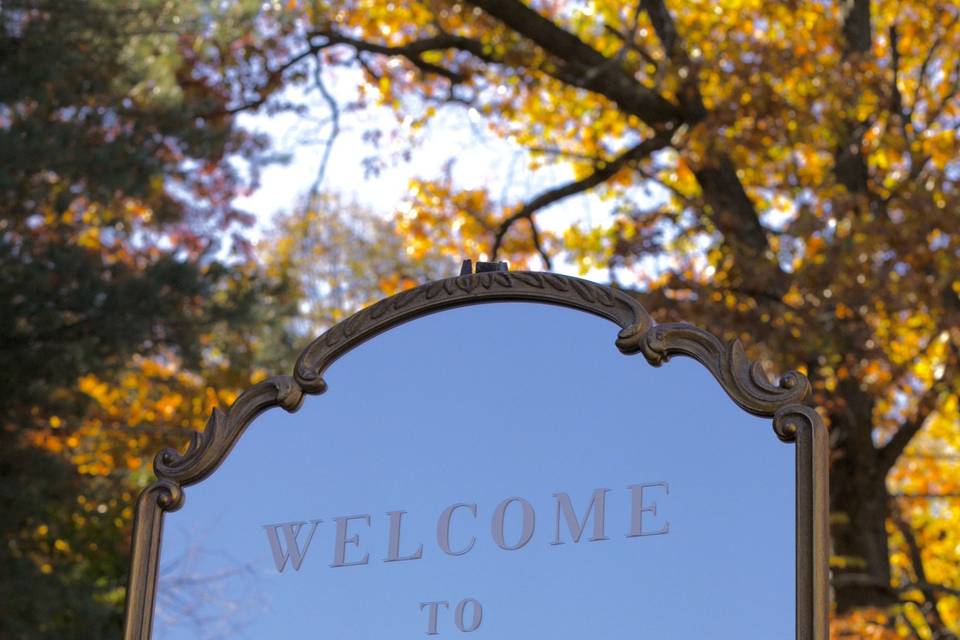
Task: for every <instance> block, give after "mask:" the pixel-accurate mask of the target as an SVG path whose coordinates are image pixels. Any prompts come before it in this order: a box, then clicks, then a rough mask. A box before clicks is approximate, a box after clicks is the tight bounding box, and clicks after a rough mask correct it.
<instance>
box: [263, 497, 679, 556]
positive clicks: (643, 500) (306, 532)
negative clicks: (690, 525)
mask: <svg viewBox="0 0 960 640" xmlns="http://www.w3.org/2000/svg"><path fill="white" fill-rule="evenodd" d="M627 490H628V491H629V492H630V500H629V509H630V525H629V528H628V529H629V530H628V531H627V532H626V537H627V538H639V537H644V536H659V535H665V534H667V533H669V532H670V522H669V521H667V520H666V519H665V518H664V517H663V515H662V514H660V515H658V509H657V506H658V502H657V500H658V494H659V500H661V501H662V500H663V498H664V497H665V496H667V495H669V493H670V486H669V484H668V483H666V482H652V483H645V484H633V485H629V486H628V487H627ZM610 491H611V490H610V489H604V488H600V489H596V490H594V491H593V493H592V495H591V497H590V501H589V503H587V505H586V506H585V507H584V508H583V509H582V510H581V514H582V515H580V516H578V514H577V510H576V509H575V508H574V505H573V502H572V500H571V499H570V496H569V495H568V494H566V493H562V492H561V493H555V494H553V498H554V505H553V507H554V508H553V509H552V510H551V511H552V515H554V518H553V525H554V526H553V531H552V533H553V535H552V539H551V540H550V544H551V545H561V544H564V542H565V541H564V536H563V535H562V529H563V526H562V525H564V524H565V525H566V529H567V532H568V534H569V538H570V540H572V541H573V542H574V543H578V542H580V540H581V538H582V537H583V534H584V531H585V530H586V529H587V525H588V522H590V520H591V518H592V527H591V530H590V533H591V535H590V537H589V538H588V540H589V541H590V542H599V541H601V540H609V539H610V538H609V537H608V536H607V530H606V504H607V500H606V497H607V494H608V493H609V492H610ZM406 513H407V512H406V511H388V512H387V513H386V517H387V518H389V533H388V536H387V540H386V543H387V544H386V545H385V549H386V554H385V556H384V558H383V562H402V561H412V560H419V559H421V558H422V557H423V553H424V545H423V542H418V543H417V544H415V545H414V544H409V543H407V544H402V542H401V540H402V532H401V529H402V527H403V516H404V515H405V514H406ZM478 513H479V512H478V509H477V504H476V503H471V502H459V503H456V504H452V505H450V506H448V507H446V508H445V509H443V510H442V511H441V512H440V515H439V517H438V518H437V529H436V531H437V533H436V546H437V548H438V549H439V550H440V551H441V552H442V553H444V554H446V555H448V556H462V555H466V554H467V553H470V551H471V550H472V549H473V548H474V545H475V544H476V542H477V538H476V536H469V539H468V537H467V536H465V535H462V534H460V535H457V534H456V533H455V532H456V530H457V527H458V526H460V527H462V526H463V523H464V521H465V520H467V519H470V518H472V519H474V520H476V519H477V518H478ZM645 516H646V517H645ZM654 518H656V521H653V519H654ZM370 519H371V516H370V514H368V513H363V514H359V515H350V516H339V517H335V518H333V523H334V526H335V527H336V535H335V537H334V546H333V552H332V562H330V565H329V566H331V567H334V568H337V567H352V566H358V565H364V564H369V562H370V552H369V551H365V549H367V548H369V547H368V544H367V543H368V542H369V541H366V540H362V539H361V535H362V531H363V530H362V527H363V526H364V525H365V526H366V527H370ZM511 519H513V520H512V521H514V522H517V523H518V524H519V528H517V527H508V526H507V524H506V523H507V522H508V521H511ZM323 522H324V521H323V520H321V519H316V520H302V521H297V522H280V523H276V524H267V525H263V528H264V529H265V530H266V532H267V540H268V542H269V544H270V550H271V551H272V553H273V561H274V563H275V564H276V567H277V571H278V572H280V573H283V571H284V570H285V569H286V568H287V567H288V566H291V567H293V569H294V571H299V570H300V567H301V565H302V564H303V561H304V559H305V558H306V556H307V553H308V552H309V551H310V548H311V546H310V545H311V543H312V542H313V537H314V534H315V533H316V531H317V528H318V527H319V526H320V525H321V524H322V523H323ZM536 522H537V515H536V511H535V510H534V507H533V505H532V504H531V503H530V502H529V501H527V500H526V499H524V498H520V497H512V498H506V499H505V500H503V501H501V502H500V503H499V504H498V505H497V506H496V508H495V509H494V510H493V514H492V516H491V518H490V537H491V539H492V540H493V542H494V543H495V544H496V545H497V546H498V547H500V548H501V549H503V550H504V551H517V550H518V549H522V548H523V547H525V546H526V545H527V544H528V543H529V542H530V541H531V540H532V539H533V536H534V531H535V529H536ZM505 530H510V531H517V530H518V531H519V534H518V535H517V536H516V537H515V538H514V539H510V540H508V539H507V534H506V533H505ZM455 541H456V542H455ZM381 548H384V547H381ZM402 548H403V549H404V550H402Z"/></svg>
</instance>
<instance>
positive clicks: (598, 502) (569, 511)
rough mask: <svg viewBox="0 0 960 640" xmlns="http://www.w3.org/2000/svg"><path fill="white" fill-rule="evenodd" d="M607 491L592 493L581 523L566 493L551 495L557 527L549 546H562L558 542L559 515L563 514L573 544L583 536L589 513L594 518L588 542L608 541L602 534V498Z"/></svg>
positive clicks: (603, 514)
mask: <svg viewBox="0 0 960 640" xmlns="http://www.w3.org/2000/svg"><path fill="white" fill-rule="evenodd" d="M608 491H610V489H597V490H596V491H594V492H593V495H592V496H591V497H590V504H588V505H587V512H586V513H585V514H583V521H582V522H578V521H577V514H576V513H574V511H573V505H572V504H571V503H570V496H569V495H567V494H566V493H555V494H553V497H554V498H556V499H557V527H556V533H555V535H554V540H553V542H551V543H550V544H552V545H558V544H563V542H562V541H561V540H560V514H561V513H562V514H563V516H564V519H565V520H566V521H567V528H568V529H570V537H571V538H573V541H574V542H580V537H581V536H582V535H583V530H584V529H586V528H587V520H588V519H589V518H590V514H591V513H594V517H593V535H592V536H591V537H590V542H596V541H597V540H609V539H610V538H608V537H606V536H605V535H604V533H603V529H604V526H603V525H604V519H605V518H604V516H605V515H606V514H605V513H604V512H605V509H604V507H605V500H604V498H606V496H607V492H608ZM594 510H595V511H594Z"/></svg>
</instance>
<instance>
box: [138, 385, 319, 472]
mask: <svg viewBox="0 0 960 640" xmlns="http://www.w3.org/2000/svg"><path fill="white" fill-rule="evenodd" d="M302 401H303V391H302V390H301V389H300V386H299V385H297V383H296V382H295V381H294V379H293V378H291V377H290V376H277V377H275V378H269V379H267V380H264V381H263V382H260V383H259V384H256V385H254V386H253V387H251V388H249V389H247V390H246V391H244V392H243V393H242V394H240V396H239V397H238V398H237V399H236V400H235V401H234V403H233V404H232V405H231V406H230V408H229V409H228V410H227V411H226V412H223V411H220V410H219V409H214V410H213V413H212V414H211V415H210V419H209V420H207V426H206V428H205V429H204V430H203V431H199V432H194V433H193V434H191V438H190V444H189V446H188V447H187V450H186V451H184V452H183V453H181V452H179V451H177V450H176V449H172V448H169V447H168V448H166V449H164V450H163V451H161V452H160V453H158V454H157V456H156V458H154V461H153V469H154V471H155V472H156V474H157V477H158V478H160V479H161V480H169V481H172V482H175V483H177V484H180V485H188V484H194V483H196V482H200V481H201V480H203V479H204V478H206V477H207V476H209V475H210V474H211V473H213V472H214V471H215V470H216V468H217V467H219V466H220V463H221V462H222V461H223V459H224V458H225V457H226V456H227V454H228V453H229V452H230V450H231V449H233V446H234V445H235V444H236V443H237V440H238V439H239V438H240V436H241V434H242V433H243V431H244V429H245V428H246V426H247V425H248V424H250V423H251V422H252V421H253V419H254V418H255V417H257V415H259V414H260V413H262V412H263V411H265V410H266V409H269V408H270V407H275V406H278V405H279V406H281V407H283V408H284V409H286V410H287V411H296V410H297V409H298V408H299V407H300V403H301V402H302Z"/></svg>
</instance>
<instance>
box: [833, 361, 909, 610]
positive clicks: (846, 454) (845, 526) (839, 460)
mask: <svg viewBox="0 0 960 640" xmlns="http://www.w3.org/2000/svg"><path fill="white" fill-rule="evenodd" d="M837 395H838V397H839V398H841V399H842V401H843V406H842V407H841V408H840V409H839V410H837V411H836V412H835V413H834V414H833V415H832V416H831V424H832V427H831V437H832V438H834V439H835V444H834V447H833V456H834V461H833V464H832V465H831V469H830V474H831V476H830V514H831V522H832V531H831V534H832V541H833V556H834V558H835V562H834V568H833V572H834V579H833V584H834V589H835V601H836V604H837V610H838V611H839V612H840V613H843V612H845V611H848V610H850V609H853V608H856V607H882V606H885V605H888V604H892V603H893V602H895V601H896V597H895V594H894V593H893V591H892V590H891V589H890V556H889V544H888V539H887V520H888V516H889V495H888V492H887V487H886V469H885V467H884V465H883V464H882V461H881V459H880V456H879V452H878V451H877V449H876V447H875V446H874V444H873V439H872V432H873V428H872V426H873V425H872V417H873V404H874V400H873V398H871V397H870V396H869V394H867V393H866V392H865V391H863V390H861V389H860V387H859V384H858V382H857V381H855V380H845V381H843V382H842V383H841V384H840V385H839V386H838V388H837Z"/></svg>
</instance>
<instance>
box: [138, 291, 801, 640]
mask: <svg viewBox="0 0 960 640" xmlns="http://www.w3.org/2000/svg"><path fill="white" fill-rule="evenodd" d="M617 331H618V329H617V327H616V326H615V325H613V324H611V323H610V322H608V321H606V320H603V319H600V318H595V317H593V316H590V315H587V314H585V313H582V312H578V311H573V310H570V309H565V308H559V307H551V306H547V305H539V304H530V303H498V304H484V305H475V306H471V307H463V308H459V309H454V310H451V311H445V312H442V313H438V314H434V315H431V316H427V317H424V318H420V319H418V320H415V321H413V322H410V323H407V324H404V325H401V326H399V327H396V328H394V329H392V330H391V331H388V332H387V333H384V334H382V335H380V336H377V337H376V338H374V339H373V340H371V341H369V342H367V343H365V344H364V345H361V346H360V347H358V348H356V349H355V350H353V351H351V352H350V353H348V354H346V355H345V356H343V357H342V358H341V359H340V360H339V361H338V362H336V363H334V365H332V366H331V368H330V369H329V370H328V371H327V373H326V376H325V379H326V381H327V383H328V385H329V387H328V390H327V392H326V393H325V394H323V395H321V396H316V397H308V398H307V399H306V400H305V402H304V405H303V407H302V408H301V409H300V410H299V412H297V413H295V414H292V415H291V414H287V413H285V412H284V411H282V410H281V409H274V410H271V411H268V412H267V413H265V414H264V415H262V416H260V417H259V418H258V419H257V420H256V421H255V422H254V423H253V424H252V425H251V426H250V427H249V428H248V430H247V432H246V434H245V435H244V436H243V438H241V440H240V442H239V443H238V445H237V447H236V448H235V449H234V451H233V452H232V453H231V454H230V456H229V457H228V458H227V460H226V461H225V462H224V464H223V466H222V467H221V468H220V469H219V470H218V471H217V472H216V473H215V474H214V475H213V476H211V477H210V478H209V479H207V480H205V481H204V482H202V483H201V484H199V485H196V486H192V487H188V488H186V502H185V505H184V507H183V508H182V509H181V510H180V511H178V512H176V513H173V514H169V515H167V517H166V520H165V526H164V538H163V545H162V548H161V563H160V580H159V586H158V599H157V612H156V615H155V622H154V634H153V635H154V638H156V639H158V640H181V639H184V640H186V639H194V638H196V639H206V638H219V637H224V636H230V637H237V638H276V637H285V636H288V635H289V637H294V636H296V637H308V638H331V639H333V638H336V639H337V640H374V639H376V640H384V639H386V638H390V639H393V640H401V639H405V638H411V639H412V638H422V637H435V636H436V637H444V636H445V637H448V638H454V639H456V638H460V637H461V636H464V635H467V636H469V640H482V638H496V639H497V640H519V639H526V638H530V637H537V638H551V639H552V640H568V639H569V640H574V639H577V640H579V639H581V638H587V637H589V638H594V639H611V640H613V639H614V638H621V637H623V636H624V635H625V634H631V635H633V634H636V635H638V636H640V637H656V638H670V639H679V640H686V639H690V640H692V639H694V638H702V637H704V636H708V637H710V638H716V639H719V640H726V639H730V640H733V639H734V638H736V639H737V640H748V639H753V638H755V639H757V640H761V639H762V640H769V639H770V638H792V637H793V636H794V624H795V623H794V615H795V603H794V579H795V577H794V576H795V573H794V561H795V560H794V553H795V552H794V536H795V531H794V462H793V455H794V449H793V447H792V446H791V445H786V444H783V443H781V442H779V441H778V440H777V438H776V437H775V436H774V434H773V430H772V427H771V423H770V421H769V420H767V419H760V418H755V417H753V416H750V415H749V414H747V413H745V412H743V411H742V410H740V409H739V408H737V407H736V406H735V405H734V404H733V402H732V401H731V400H730V399H729V398H728V397H727V396H726V395H725V394H724V392H723V390H722V389H721V387H720V386H719V384H717V383H716V382H715V381H714V380H713V378H712V377H711V376H710V375H709V373H708V372H707V370H706V369H705V368H704V367H703V366H701V365H700V364H698V363H696V362H694V361H692V360H688V359H685V358H676V359H674V360H673V361H671V362H669V363H668V364H666V365H664V366H663V367H662V368H660V369H655V368H653V367H651V366H649V365H648V364H647V363H646V362H645V361H644V360H643V358H642V356H624V355H622V354H620V353H619V352H618V351H617V349H616V347H615V346H614V340H615V338H616V334H617ZM601 516H602V517H601Z"/></svg>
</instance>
